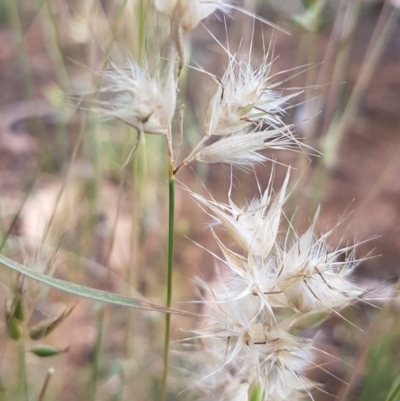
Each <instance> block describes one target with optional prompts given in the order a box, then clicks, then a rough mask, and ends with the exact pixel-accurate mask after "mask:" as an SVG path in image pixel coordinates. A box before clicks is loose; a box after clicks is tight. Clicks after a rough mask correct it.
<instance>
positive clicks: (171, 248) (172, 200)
mask: <svg viewBox="0 0 400 401" xmlns="http://www.w3.org/2000/svg"><path fill="white" fill-rule="evenodd" d="M168 184H169V213H168V216H169V218H168V273H167V307H170V306H171V301H172V272H173V266H174V223H175V176H174V166H173V162H172V161H171V160H170V162H169V177H168ZM170 328H171V315H170V314H169V313H167V315H166V320H165V342H164V371H163V377H162V386H161V400H165V397H166V391H167V377H168V359H169V340H170Z"/></svg>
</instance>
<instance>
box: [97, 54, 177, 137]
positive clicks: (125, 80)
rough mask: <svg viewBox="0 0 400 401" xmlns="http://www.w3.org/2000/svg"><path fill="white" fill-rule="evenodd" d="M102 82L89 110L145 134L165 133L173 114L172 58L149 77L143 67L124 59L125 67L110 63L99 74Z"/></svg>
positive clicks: (173, 81) (174, 100)
mask: <svg viewBox="0 0 400 401" xmlns="http://www.w3.org/2000/svg"><path fill="white" fill-rule="evenodd" d="M99 75H100V77H101V80H102V83H101V86H100V88H99V90H98V95H99V96H98V97H99V98H98V99H97V100H95V101H94V102H93V111H94V112H96V113H98V114H100V115H101V116H103V117H104V118H108V119H118V120H121V121H123V122H125V123H126V124H128V125H131V126H133V127H135V128H136V129H138V130H139V131H140V132H145V133H149V134H166V133H167V131H168V128H169V126H170V124H171V121H172V118H173V116H174V113H175V104H176V86H175V78H174V74H173V60H170V61H169V62H168V65H167V67H166V68H165V71H163V72H161V73H160V72H157V74H156V75H154V76H152V75H151V74H150V72H149V71H148V69H147V68H146V67H144V68H142V69H141V68H140V67H139V66H138V65H137V64H136V63H135V62H133V61H128V62H127V66H126V68H119V67H117V66H116V65H115V64H111V68H110V69H109V70H106V71H102V72H100V73H99Z"/></svg>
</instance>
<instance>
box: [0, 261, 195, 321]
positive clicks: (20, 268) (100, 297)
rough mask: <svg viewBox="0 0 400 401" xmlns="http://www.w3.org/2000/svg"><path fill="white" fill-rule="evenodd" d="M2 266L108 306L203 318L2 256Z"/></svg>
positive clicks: (0, 262)
mask: <svg viewBox="0 0 400 401" xmlns="http://www.w3.org/2000/svg"><path fill="white" fill-rule="evenodd" d="M0 264H3V265H4V266H6V267H8V268H10V269H12V270H14V271H16V272H18V273H21V274H23V275H24V276H27V277H29V278H32V279H34V280H37V281H40V282H41V283H44V284H47V285H49V286H51V287H53V288H56V289H58V290H61V291H64V292H68V293H70V294H73V295H78V296H79V297H83V298H88V299H92V300H94V301H100V302H104V303H108V304H113V305H119V306H128V307H131V308H137V309H144V310H149V311H155V312H162V313H173V314H177V315H185V316H192V317H201V315H198V314H196V313H191V312H185V311H181V310H178V309H171V308H166V307H164V306H160V305H157V304H153V303H151V302H147V301H142V300H139V299H136V298H130V297H125V296H123V295H118V294H114V293H112V292H107V291H102V290H97V289H95V288H91V287H86V286H84V285H80V284H75V283H71V282H70V281H65V280H61V279H58V278H55V277H50V276H47V275H46V274H42V273H39V272H37V271H34V270H32V269H30V268H28V267H26V266H24V265H21V264H19V263H17V262H14V261H13V260H11V259H9V258H6V257H5V256H3V255H0Z"/></svg>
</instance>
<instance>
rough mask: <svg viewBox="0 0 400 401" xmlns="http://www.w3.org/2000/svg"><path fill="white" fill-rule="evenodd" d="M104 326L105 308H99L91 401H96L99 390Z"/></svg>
mask: <svg viewBox="0 0 400 401" xmlns="http://www.w3.org/2000/svg"><path fill="white" fill-rule="evenodd" d="M103 326H104V306H103V305H100V306H99V312H98V318H97V337H96V343H95V346H94V353H93V354H94V355H93V362H92V375H91V378H90V395H89V400H91V401H95V400H96V389H97V379H98V376H99V362H100V353H101V344H102V342H103Z"/></svg>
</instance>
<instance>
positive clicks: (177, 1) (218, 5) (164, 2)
mask: <svg viewBox="0 0 400 401" xmlns="http://www.w3.org/2000/svg"><path fill="white" fill-rule="evenodd" d="M227 4H228V1H227V0H154V5H155V7H156V9H157V10H158V11H159V12H160V13H162V14H165V15H167V16H168V17H169V18H170V19H171V20H175V21H177V23H178V24H179V26H180V27H181V28H182V29H183V30H184V31H190V30H192V29H194V28H196V26H197V25H199V23H200V21H201V20H203V19H204V18H207V17H208V16H209V15H211V14H212V13H214V12H215V11H217V10H221V11H226V10H227Z"/></svg>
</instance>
